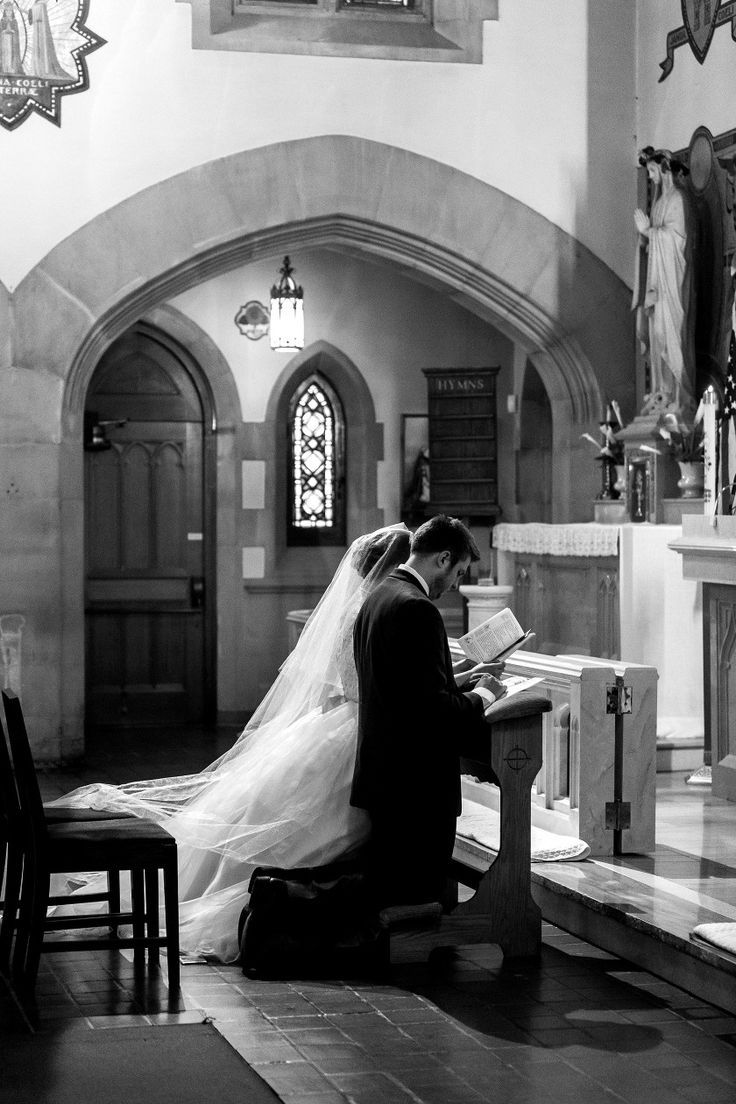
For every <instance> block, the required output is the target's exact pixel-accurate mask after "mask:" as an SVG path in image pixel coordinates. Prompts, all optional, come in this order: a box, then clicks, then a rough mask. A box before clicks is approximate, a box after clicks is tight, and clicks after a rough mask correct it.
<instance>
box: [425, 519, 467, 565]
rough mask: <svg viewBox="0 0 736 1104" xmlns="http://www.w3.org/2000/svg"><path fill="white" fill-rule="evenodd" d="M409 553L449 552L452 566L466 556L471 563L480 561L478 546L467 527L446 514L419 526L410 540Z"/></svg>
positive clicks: (427, 554)
mask: <svg viewBox="0 0 736 1104" xmlns="http://www.w3.org/2000/svg"><path fill="white" fill-rule="evenodd" d="M411 551H412V554H416V555H417V556H431V555H432V554H433V553H436V552H449V553H450V555H451V556H452V563H453V564H456V563H457V562H458V560H462V559H464V558H465V557H466V556H467V557H469V558H470V562H471V563H477V561H478V560H479V559H480V552H479V551H478V545H477V544H476V543H475V541H474V540H473V534H472V533H471V532H470V530H469V529H468V528H467V526H465V525H463V523H462V522H461V521H458V519H457V518H454V517H447V515H446V514H436V515H435V516H434V517H431V518H430V519H429V521H425V522H424V523H423V524H422V525H420V526H419V528H418V529H417V530H416V532H415V533H414V536H413V537H412V538H411Z"/></svg>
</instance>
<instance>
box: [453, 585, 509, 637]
mask: <svg viewBox="0 0 736 1104" xmlns="http://www.w3.org/2000/svg"><path fill="white" fill-rule="evenodd" d="M460 593H461V594H462V596H463V598H464V599H465V601H466V602H467V603H468V632H470V630H471V629H475V628H477V626H478V625H482V624H483V622H484V621H487V620H488V618H489V617H493V615H494V613H498V612H499V611H500V610H502V609H507V608H508V607H509V606H510V605H511V603H512V600H513V595H514V588H513V587H512V586H483V585H482V584H479V585H477V586H472V585H470V586H461V587H460Z"/></svg>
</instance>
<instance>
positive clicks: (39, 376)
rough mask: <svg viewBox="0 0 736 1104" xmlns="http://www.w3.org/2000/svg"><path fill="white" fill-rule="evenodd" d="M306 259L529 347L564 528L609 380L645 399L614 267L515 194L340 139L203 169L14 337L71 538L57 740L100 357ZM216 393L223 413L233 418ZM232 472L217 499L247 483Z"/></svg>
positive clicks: (39, 291)
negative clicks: (359, 260) (368, 277)
mask: <svg viewBox="0 0 736 1104" xmlns="http://www.w3.org/2000/svg"><path fill="white" fill-rule="evenodd" d="M121 242H123V243H125V248H124V249H121V246H120V243H121ZM530 243H532V247H531V248H530ZM309 245H314V246H325V245H327V246H329V245H332V246H338V247H339V248H341V249H346V250H352V251H355V252H357V253H362V254H375V255H377V256H380V257H382V258H384V259H387V260H389V261H390V262H391V263H392V264H394V265H396V266H397V267H398V268H399V269H400V270H403V271H404V272H405V273H407V274H409V275H412V274H417V273H419V274H421V276H422V278H423V279H426V280H430V281H431V282H432V283H434V285H435V286H437V287H439V288H441V289H442V290H444V292H445V293H447V294H449V295H450V296H452V297H453V298H454V299H455V300H456V301H457V302H459V303H461V304H462V305H463V306H465V307H467V308H468V309H470V310H472V311H473V312H474V313H476V314H478V315H479V316H480V317H482V318H485V319H486V320H487V321H490V322H492V324H493V325H495V326H496V327H497V328H498V329H500V330H501V331H502V332H504V333H506V334H507V335H508V336H510V337H511V338H512V339H513V340H514V341H516V342H517V343H518V344H519V345H520V346H522V347H523V348H524V349H525V351H526V352H527V354H528V355H529V356H530V357H531V358H532V360H533V361H534V363H535V364H536V366H537V368H538V370H539V372H540V375H541V376H542V378H543V380H544V382H545V386H546V387H547V390H548V393H549V394H550V398H551V402H552V406H553V416H554V417H555V418H556V420H557V428H556V445H559V446H560V448H559V450H558V451H557V456H558V457H559V458H560V460H559V463H560V465H567V468H566V470H565V471H558V472H556V477H555V485H556V487H559V488H561V491H560V500H559V503H558V509H557V519H558V520H566V516H569V514H568V515H566V511H569V501H570V497H569V496H570V494H571V493H572V492H571V490H570V488H571V486H573V485H574V479H573V478H572V467H574V453H573V459H572V460H571V459H570V454H569V453H566V452H565V451H564V449H565V447H566V446H567V447H568V448H569V449H572V450H574V446H575V444H576V442H577V437H578V433H579V430H580V429H581V428H589V426H590V423H591V422H592V421H597V419H598V417H599V413H600V407H601V395H602V390H603V386H604V383H605V388H606V390H607V391H608V393H614V394H616V395H617V396H619V397H622V396H626V395H628V393H629V391H632V392H633V371H629V365H630V361H631V355H632V353H631V341H630V336H629V335H630V332H631V331H630V316H629V310H628V301H627V300H628V296H627V291H626V288H625V286H624V285H623V283H622V282H621V281H620V280H619V279H618V278H617V277H616V276H615V275H614V274H613V273H612V272H611V271H610V269H608V268H607V267H606V266H605V265H604V264H603V263H602V262H601V261H599V260H598V259H597V258H596V257H595V256H593V255H592V254H591V253H590V252H589V251H588V250H586V249H585V248H583V247H582V246H581V245H580V243H579V242H577V241H575V240H574V239H573V238H571V237H570V236H569V235H567V234H565V233H564V232H563V231H562V230H560V229H559V228H558V227H556V226H554V225H553V224H552V223H549V222H548V221H547V220H545V219H544V218H542V217H541V216H540V215H538V214H537V213H536V212H534V211H532V210H531V209H530V208H528V207H525V206H524V205H523V204H521V203H519V202H518V201H516V200H514V199H512V198H511V197H509V196H508V195H505V194H504V193H502V192H500V191H498V190H497V189H495V188H492V187H490V186H489V185H487V184H484V183H483V182H481V181H479V180H477V179H475V178H473V177H471V176H468V175H467V174H464V173H462V172H459V171H458V170H456V169H452V168H450V167H448V166H447V165H444V164H442V163H440V162H437V161H433V160H431V159H428V158H424V157H421V156H418V155H416V154H412V153H409V152H407V151H405V150H400V149H396V148H393V147H389V146H386V145H384V144H382V143H377V142H370V141H367V140H364V139H359V138H353V137H346V136H340V135H331V136H323V137H317V138H309V139H303V140H299V141H294V142H284V143H279V144H275V145H272V146H267V147H264V148H261V149H256V150H249V151H244V152H242V153H239V154H235V155H233V156H231V157H227V158H222V159H220V160H217V161H214V162H211V163H208V164H205V165H201V166H199V167H197V168H194V169H192V170H189V171H188V172H186V173H182V174H180V175H178V176H176V177H172V178H170V179H169V180H166V181H163V182H161V183H159V184H157V185H155V186H152V187H151V188H148V189H146V190H145V191H143V192H141V193H139V194H138V195H135V196H133V197H131V198H130V199H128V200H126V201H124V202H123V203H121V204H119V205H118V206H116V207H114V208H112V209H111V210H109V211H106V212H105V213H103V214H102V215H100V216H98V217H97V218H95V219H92V220H91V221H90V222H89V223H88V224H87V225H85V226H83V227H82V228H81V229H80V230H78V231H77V232H76V233H74V234H72V235H71V236H70V237H69V238H67V239H66V240H65V241H63V242H61V243H60V244H59V245H58V246H56V247H55V248H54V249H53V250H52V251H51V252H50V253H49V254H48V255H47V256H46V257H45V258H44V259H43V261H42V262H41V263H40V264H39V265H37V266H36V268H35V269H34V270H33V271H32V272H31V273H30V274H29V275H28V276H27V277H26V278H25V279H24V280H23V282H22V283H21V285H20V286H19V287H18V289H17V291H16V292H15V294H14V295H13V297H12V304H11V307H10V310H11V311H12V319H11V321H12V329H11V328H9V331H8V332H12V334H13V338H12V340H13V347H12V349H11V350H10V356H9V357H8V360H9V363H10V364H11V366H12V369H13V378H14V385H15V388H14V390H15V396H16V398H17V402H16V403H15V406H14V409H17V410H18V411H21V412H22V411H25V417H26V418H27V419H29V421H30V422H31V423H33V424H34V425H35V424H38V426H39V429H38V433H39V437H38V440H39V441H40V442H42V443H43V444H44V445H45V446H46V449H45V459H44V463H45V464H46V465H47V466H48V465H49V463H52V464H55V467H56V472H57V473H58V474H57V488H56V490H57V493H58V498H57V499H56V502H57V509H58V529H59V535H58V540H57V541H55V542H52V544H51V545H50V546H49V548H48V549H46V550H45V552H44V555H45V557H46V558H45V560H44V565H42V569H43V571H44V577H45V579H46V588H45V597H44V600H43V604H44V609H43V610H42V611H40V610H39V617H42V618H43V619H44V622H45V624H51V623H52V622H53V625H54V629H53V632H52V631H51V630H48V632H47V638H46V640H45V642H44V643H45V649H46V652H47V654H48V657H49V660H50V662H52V663H55V664H56V667H57V668H58V686H57V688H56V690H55V691H53V692H52V693H51V697H54V696H55V694H56V693H57V692H58V702H59V708H58V709H53V710H50V711H49V712H54V713H55V715H56V718H57V720H56V722H55V723H56V724H58V719H59V718H61V725H62V728H67V729H69V730H70V731H71V732H78V731H79V728H80V725H79V718H80V710H81V701H82V685H81V678H80V673H79V669H78V668H79V665H78V660H77V657H78V656H79V654H80V646H81V639H82V612H81V611H82V608H83V595H82V580H83V565H82V560H81V542H79V541H78V540H77V539H76V538H75V533H76V531H77V529H78V526H79V518H80V506H81V494H82V475H81V462H80V455H81V453H80V447H79V446H80V442H81V434H82V414H83V407H84V396H85V393H86V389H87V385H88V383H89V380H90V378H91V375H92V372H93V370H94V367H95V365H96V363H97V361H98V359H99V356H100V354H101V353H102V352H103V350H104V349H105V348H106V347H107V345H109V343H110V342H111V341H113V340H114V339H115V338H116V337H117V336H118V335H119V334H121V333H122V332H123V331H124V330H125V329H127V328H128V326H130V325H131V324H132V323H133V322H135V321H137V320H139V319H141V318H145V317H147V316H149V314H150V313H151V312H154V313H155V312H156V311H161V310H165V309H166V308H161V306H160V304H162V303H164V302H165V301H166V300H167V299H170V298H171V297H173V296H175V295H176V294H178V293H180V292H182V291H184V290H186V289H187V288H189V287H192V286H194V285H196V284H198V283H200V282H201V281H202V280H204V279H207V278H209V277H211V276H213V275H216V274H218V273H220V272H224V271H227V270H229V269H232V268H235V267H238V266H240V265H242V264H244V263H247V262H249V261H251V260H255V259H258V258H260V257H266V256H268V257H271V256H278V255H281V254H283V253H284V252H287V251H288V250H290V249H292V250H293V249H294V248H297V247H305V246H309ZM169 321H171V316H169ZM162 328H163V329H166V328H167V326H166V323H165V322H164V323H162ZM173 336H176V334H174V335H173ZM188 340H199V339H195V338H194V337H193V336H192V334H191V333H190V334H189V338H188V339H187V338H185V339H184V341H183V343H184V344H185V345H186V344H187V341H188ZM220 359H222V358H220ZM228 375H229V370H228V369H227V368H226V366H222V372H221V374H220V377H219V382H220V384H221V385H222V392H221V394H222V395H224V394H225V393H226V392H227V391H228V388H229V389H230V391H231V392H234V386H232V381H230V384H228V383H227V377H228ZM213 390H214V391H215V409H216V410H219V411H222V410H224V409H226V405H225V404H224V402H221V403H220V404H219V406H218V401H217V393H216V392H217V387H214V388H213ZM232 409H233V408H231V410H232ZM39 411H42V416H41V415H40V414H39V413H38V412H39ZM233 429H234V431H236V430H235V427H233ZM236 432H237V431H236ZM53 455H55V456H56V460H54V461H50V459H49V457H50V456H53ZM571 465H572V467H571ZM235 466H236V461H235V460H233V461H232V464H231V467H232V471H230V472H229V474H228V475H227V476H226V478H225V480H224V483H223V493H224V492H225V491H227V492H228V493H230V494H232V492H233V489H234V487H235V486H237V480H236V479H235V476H234V472H235ZM48 487H49V484H48V482H47V484H46V488H47V490H48ZM30 600H31V599H30V597H29V601H30ZM39 602H40V599H39ZM225 645H227V641H225ZM40 681H41V674H40V672H39V684H40ZM44 697H45V698H49V693H48V692H46V691H45V692H44ZM229 705H230V703H226V705H225V707H226V708H228V707H229ZM45 722H47V723H46V727H47V728H48V729H49V732H51V727H50V726H51V725H52V722H51V720H50V718H48V717H47V718H45ZM55 739H56V737H51V736H50V737H49V743H50V745H51V744H53V743H54V740H55ZM74 746H75V744H74V739H72V740H71V742H70V743H68V744H67V745H66V753H73V749H74ZM70 749H71V750H70ZM64 753H65V749H64V748H62V754H64Z"/></svg>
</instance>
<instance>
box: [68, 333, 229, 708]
mask: <svg viewBox="0 0 736 1104" xmlns="http://www.w3.org/2000/svg"><path fill="white" fill-rule="evenodd" d="M121 344H122V345H123V349H122V353H121V350H120V349H119V348H116V347H115V346H113V349H112V351H111V352H110V354H108V355H106V357H105V359H104V360H103V362H101V364H100V366H99V368H98V370H97V372H96V373H95V377H94V378H93V380H92V384H91V386H90V391H89V395H88V399H87V409H88V410H93V411H95V414H96V418H97V420H98V421H116V420H122V419H126V421H125V424H124V425H122V426H116V425H114V424H113V425H109V426H107V427H106V435H107V439H108V442H109V447H108V448H107V449H105V450H99V451H88V452H86V453H85V496H86V502H85V519H86V548H87V588H86V625H87V649H86V651H87V654H86V663H87V669H86V681H87V720H88V722H89V723H91V724H117V725H142V724H151V725H156V724H161V725H164V724H172V723H174V724H179V723H201V722H202V720H203V711H204V684H205V666H206V659H207V657H206V656H205V649H204V616H205V607H204V602H203V600H202V597H201V594H200V593H197V588H196V587H195V586H194V585H193V583H192V580H200V579H202V578H203V577H204V574H205V573H204V564H203V555H204V545H205V541H204V540H203V539H202V537H203V536H204V535H205V534H204V531H205V519H204V515H203V493H202V488H203V448H202V438H203V425H204V423H203V416H202V407H201V403H200V402H199V399H198V396H197V394H196V392H195V390H194V386H193V383H192V381H191V378H190V377H189V375H188V373H187V372H186V370H185V369H184V367H183V365H181V364H180V363H179V362H178V361H177V360H176V358H175V357H173V356H172V355H171V353H169V352H168V351H167V350H161V349H160V348H155V349H154V350H153V354H152V352H151V348H150V342H149V340H148V339H147V338H139V340H138V341H131V340H130V338H126V339H125V340H124V342H122V343H121ZM154 354H155V355H154ZM190 534H197V535H198V536H199V539H194V540H192V539H188V537H189V535H190ZM205 601H206V595H205Z"/></svg>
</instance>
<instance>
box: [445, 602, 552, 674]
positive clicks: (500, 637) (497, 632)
mask: <svg viewBox="0 0 736 1104" xmlns="http://www.w3.org/2000/svg"><path fill="white" fill-rule="evenodd" d="M532 636H534V633H532V632H524V630H523V629H522V627H521V625H520V624H519V622H518V621H517V620H516V618H515V617H514V615H513V613H512V612H511V610H510V609H502V610H499V612H498V613H494V615H493V617H489V618H488V620H487V621H484V622H483V623H482V624H481V625H477V626H476V627H475V628H474V629H471V630H470V632H468V633H466V634H465V636H461V637H460V638H459V639H458V644H459V645H460V647H461V648H462V650H463V651H464V652H465V655H466V656H467V657H468V659H470V660H472V661H473V663H495V662H500V661H502V660H504V659H508V657H509V656H510V655H512V654H513V653H514V652H515V651H516V649H517V648H521V647H522V645H523V644H526V642H527V641H528V640H529V639H530V638H531V637H532Z"/></svg>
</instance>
